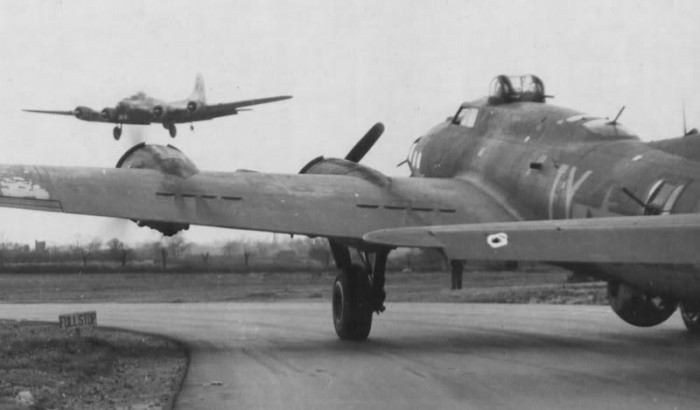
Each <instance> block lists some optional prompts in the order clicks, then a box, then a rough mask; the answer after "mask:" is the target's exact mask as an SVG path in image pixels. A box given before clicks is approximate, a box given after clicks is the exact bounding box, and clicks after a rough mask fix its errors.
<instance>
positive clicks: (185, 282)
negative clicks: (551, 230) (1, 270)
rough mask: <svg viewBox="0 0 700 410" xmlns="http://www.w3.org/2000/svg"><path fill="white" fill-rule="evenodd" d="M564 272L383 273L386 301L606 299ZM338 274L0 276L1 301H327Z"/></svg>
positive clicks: (601, 288) (595, 286)
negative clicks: (460, 277)
mask: <svg viewBox="0 0 700 410" xmlns="http://www.w3.org/2000/svg"><path fill="white" fill-rule="evenodd" d="M567 276H568V273H567V272H566V271H563V270H548V271H531V272H528V271H525V272H523V271H514V272H511V271H475V272H465V273H464V284H463V289H461V290H450V289H449V283H450V276H449V273H447V272H425V273H423V272H421V273H416V272H411V273H403V272H395V273H388V274H387V280H386V291H387V301H388V302H399V301H401V302H454V303H466V302H472V303H474V302H476V303H569V304H574V303H575V304H604V303H606V297H605V285H604V283H602V282H584V283H569V282H568V281H567ZM334 277H335V272H325V273H247V274H217V273H164V272H160V273H82V274H69V273H62V274H49V273H41V274H30V273H22V274H0V303H40V302H44V303H61V302H124V303H147V302H151V303H182V302H223V301H246V300H256V301H260V300H268V301H274V300H325V301H330V290H331V287H332V284H333V280H334Z"/></svg>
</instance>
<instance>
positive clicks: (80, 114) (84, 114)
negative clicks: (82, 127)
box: [73, 106, 98, 120]
mask: <svg viewBox="0 0 700 410" xmlns="http://www.w3.org/2000/svg"><path fill="white" fill-rule="evenodd" d="M73 115H75V118H77V119H79V120H84V119H89V118H94V117H97V116H98V114H97V112H96V111H95V110H93V109H91V108H89V107H83V106H79V107H75V109H74V110H73Z"/></svg>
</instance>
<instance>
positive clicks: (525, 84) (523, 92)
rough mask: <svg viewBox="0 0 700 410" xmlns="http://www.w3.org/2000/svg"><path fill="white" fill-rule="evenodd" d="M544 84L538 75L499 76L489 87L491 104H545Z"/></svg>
mask: <svg viewBox="0 0 700 410" xmlns="http://www.w3.org/2000/svg"><path fill="white" fill-rule="evenodd" d="M546 97H547V96H546V95H545V93H544V83H542V80H540V79H539V77H537V76H536V75H531V74H528V75H522V76H505V75H499V76H497V77H496V78H494V79H493V80H492V81H491V85H490V86H489V103H490V104H504V103H509V102H515V101H531V102H545V98H546Z"/></svg>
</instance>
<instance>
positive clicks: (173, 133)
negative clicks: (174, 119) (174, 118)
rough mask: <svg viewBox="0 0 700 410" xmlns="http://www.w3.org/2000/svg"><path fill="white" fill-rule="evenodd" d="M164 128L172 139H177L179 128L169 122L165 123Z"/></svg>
mask: <svg viewBox="0 0 700 410" xmlns="http://www.w3.org/2000/svg"><path fill="white" fill-rule="evenodd" d="M163 128H165V129H166V130H168V132H169V133H170V137H171V138H175V136H176V135H177V127H175V124H173V123H169V122H164V123H163Z"/></svg>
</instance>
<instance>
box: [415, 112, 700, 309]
mask: <svg viewBox="0 0 700 410" xmlns="http://www.w3.org/2000/svg"><path fill="white" fill-rule="evenodd" d="M408 161H409V166H410V168H411V173H412V175H413V176H416V177H426V178H457V179H460V178H461V179H466V180H469V181H471V182H474V183H477V184H480V185H481V186H483V187H484V189H487V190H489V191H490V192H492V193H493V195H495V196H497V197H499V198H502V200H503V201H505V202H506V203H507V208H508V209H509V210H511V213H512V214H513V216H514V218H516V219H521V220H546V219H569V218H597V217H608V216H630V215H660V214H661V215H664V214H671V213H696V212H699V211H700V209H699V208H700V186H698V183H697V182H695V181H698V180H700V164H699V163H697V162H695V161H691V160H687V159H683V158H680V157H678V156H675V155H671V154H668V153H666V152H662V151H659V150H657V149H654V148H652V147H650V146H649V145H648V144H646V143H644V142H641V141H640V140H639V139H638V138H637V137H636V136H635V135H634V134H632V133H631V132H630V131H628V130H626V129H625V128H624V127H622V126H621V125H619V124H617V123H612V122H611V121H609V120H607V119H600V118H594V117H590V116H586V115H583V114H582V113H579V112H575V111H572V110H569V109H565V108H559V107H554V106H551V105H547V104H544V103H538V102H514V103H508V104H495V105H492V104H489V103H488V102H487V101H486V100H480V101H477V102H474V103H467V104H463V105H462V106H461V107H460V110H459V111H458V112H457V114H456V115H455V116H454V117H450V118H448V120H447V121H445V122H444V123H442V124H439V125H438V126H436V127H435V128H433V129H432V130H430V131H429V132H428V133H427V134H426V135H425V136H423V137H421V138H420V139H418V140H417V141H416V142H415V143H414V146H413V147H412V148H411V150H410V152H409V158H408ZM569 267H571V268H573V269H575V270H581V271H583V272H585V273H589V274H594V275H597V276H600V277H602V278H605V279H611V278H612V279H615V278H618V279H621V280H624V281H626V282H629V283H633V284H635V285H636V286H637V287H639V288H641V289H646V290H649V291H653V292H655V293H662V294H663V293H672V294H674V295H679V294H680V295H688V298H694V297H695V296H697V295H698V294H700V275H699V274H698V271H699V270H698V269H697V268H698V267H697V266H687V265H671V266H669V265H629V264H625V265H624V266H622V265H616V264H608V265H597V266H592V265H587V266H584V265H577V266H569ZM664 272H665V273H666V274H667V275H669V279H671V280H669V281H666V282H667V283H669V286H667V288H666V289H663V290H661V291H660V289H659V287H658V286H656V285H655V284H654V278H656V279H658V275H659V274H664Z"/></svg>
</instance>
